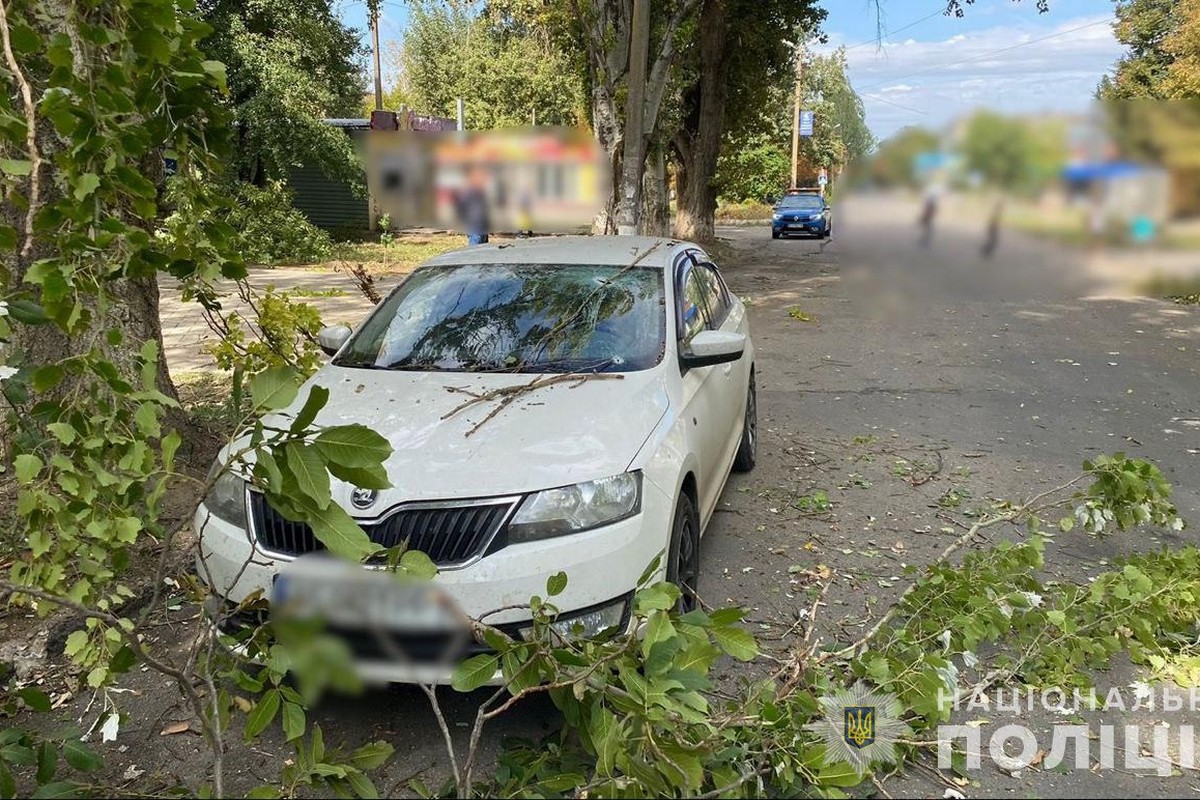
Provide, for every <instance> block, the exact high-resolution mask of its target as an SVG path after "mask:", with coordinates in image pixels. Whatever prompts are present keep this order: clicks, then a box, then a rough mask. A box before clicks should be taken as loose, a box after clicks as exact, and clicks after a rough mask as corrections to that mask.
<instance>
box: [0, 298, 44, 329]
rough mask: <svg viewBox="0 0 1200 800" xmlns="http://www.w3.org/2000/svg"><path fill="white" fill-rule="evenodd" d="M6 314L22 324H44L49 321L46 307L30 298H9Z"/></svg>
mask: <svg viewBox="0 0 1200 800" xmlns="http://www.w3.org/2000/svg"><path fill="white" fill-rule="evenodd" d="M8 315H9V316H10V317H12V318H13V319H15V320H16V321H17V322H20V323H21V324H22V325H45V324H46V323H47V322H49V321H50V317H48V316H46V309H44V308H42V307H41V306H40V305H38V304H37V303H35V302H33V301H32V300H21V299H17V300H9V301H8Z"/></svg>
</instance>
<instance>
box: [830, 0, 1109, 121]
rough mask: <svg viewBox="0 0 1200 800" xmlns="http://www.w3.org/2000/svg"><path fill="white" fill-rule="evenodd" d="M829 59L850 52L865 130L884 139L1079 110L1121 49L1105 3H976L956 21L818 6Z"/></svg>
mask: <svg viewBox="0 0 1200 800" xmlns="http://www.w3.org/2000/svg"><path fill="white" fill-rule="evenodd" d="M822 5H823V7H824V8H825V9H826V10H827V11H828V12H829V15H828V17H826V20H825V24H824V26H823V28H824V31H825V33H826V35H827V36H828V39H829V42H828V44H825V45H821V46H818V47H814V50H815V51H817V52H828V51H830V50H833V49H835V48H836V47H838V46H840V45H845V46H846V48H847V52H846V57H847V60H848V62H849V73H850V81H851V83H852V84H853V86H854V88H855V89H856V90H857V91H858V92H859V94H860V95H861V96H862V98H863V105H864V107H865V108H866V112H867V124H868V125H869V126H870V127H871V131H872V132H873V133H874V134H875V135H876V137H878V138H880V139H883V138H886V137H887V136H889V135H891V134H893V133H895V132H896V131H898V130H899V129H900V128H903V127H904V126H906V125H922V126H926V127H932V128H939V127H941V126H943V125H945V124H946V123H947V122H949V121H951V120H952V119H954V118H956V117H959V116H961V115H963V114H965V113H968V112H970V111H971V110H972V109H974V108H979V107H988V108H991V109H993V110H997V111H1002V112H1005V113H1020V114H1029V113H1039V112H1048V111H1058V112H1074V111H1082V110H1084V109H1086V108H1087V107H1088V105H1089V103H1090V102H1091V100H1092V96H1093V93H1094V91H1095V88H1096V84H1097V83H1098V82H1099V80H1100V78H1101V76H1103V75H1104V74H1105V73H1106V72H1107V71H1109V70H1110V69H1111V68H1112V65H1113V63H1114V62H1115V61H1116V59H1117V58H1118V57H1119V56H1120V55H1121V53H1122V51H1123V48H1122V47H1121V45H1120V44H1119V43H1118V42H1117V41H1116V39H1115V38H1114V37H1113V32H1112V26H1111V22H1112V20H1113V18H1114V17H1113V3H1112V2H1111V0H1050V11H1049V12H1048V13H1046V14H1039V13H1038V10H1037V4H1036V3H1035V2H1034V0H1021V2H1013V0H975V3H974V4H973V5H969V6H965V16H964V17H962V18H954V17H947V16H945V15H943V14H942V13H941V12H942V10H943V9H944V8H945V2H944V0H880V5H881V6H882V9H883V16H882V20H881V25H882V34H883V35H882V38H881V37H880V35H879V33H880V32H879V30H878V28H877V26H876V24H877V15H876V10H875V4H874V2H873V1H869V0H823V2H822Z"/></svg>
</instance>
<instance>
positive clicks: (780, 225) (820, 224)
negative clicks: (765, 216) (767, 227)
mask: <svg viewBox="0 0 1200 800" xmlns="http://www.w3.org/2000/svg"><path fill="white" fill-rule="evenodd" d="M828 229H829V221H828V220H826V219H817V220H799V221H792V220H783V221H778V222H775V221H773V222H772V223H771V230H772V231H773V232H774V233H776V234H777V235H780V236H784V235H787V234H796V233H807V234H812V235H820V234H823V233H825V231H826V230H828Z"/></svg>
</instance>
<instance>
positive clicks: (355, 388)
mask: <svg viewBox="0 0 1200 800" xmlns="http://www.w3.org/2000/svg"><path fill="white" fill-rule="evenodd" d="M555 377H558V376H539V375H531V374H516V375H514V374H481V373H455V372H387V371H381V370H362V369H351V368H345V367H335V366H327V367H325V368H324V369H322V370H320V371H319V372H318V373H317V374H316V375H314V376H313V377H312V378H311V379H310V380H309V382H308V383H307V384H306V385H305V387H304V388H302V389H301V391H300V395H299V398H298V399H297V401H296V405H295V406H294V407H293V408H292V409H291V410H292V411H293V412H294V411H296V410H298V409H299V407H300V405H302V404H303V401H304V399H305V398H306V397H307V396H308V391H307V388H308V386H311V385H320V386H324V387H325V388H326V389H328V390H329V401H328V403H326V405H325V408H324V409H322V411H321V413H320V414H319V415H318V417H317V420H316V424H317V425H322V426H325V425H345V424H350V423H359V424H362V425H365V426H366V427H368V428H371V429H372V430H374V431H376V432H378V433H379V434H381V435H382V436H384V437H385V438H386V439H387V440H388V441H389V442H390V443H391V445H392V449H393V452H392V455H391V457H390V458H389V459H388V460H387V462H386V467H387V471H388V476H389V478H390V479H391V482H392V484H393V488H391V489H388V490H385V491H383V492H381V493H380V495H381V496H380V498H379V500H380V502H378V503H377V506H376V507H378V508H385V507H386V506H387V505H390V504H393V503H398V502H409V501H416V500H434V499H448V498H464V497H482V496H489V495H506V494H516V493H522V492H529V491H536V490H538V489H548V488H552V487H555V486H564V485H567V484H571V483H577V482H579V481H587V480H594V479H596V478H603V477H606V476H608V475H615V474H618V473H621V472H624V471H625V470H626V469H628V467H629V465H630V462H631V461H632V460H633V458H634V456H635V455H636V454H637V452H638V450H639V449H640V448H641V446H642V444H643V443H644V442H645V441H646V438H647V437H648V436H649V435H650V433H651V431H653V429H654V427H655V425H657V424H658V422H659V420H661V419H662V417H663V415H664V414H665V413H666V411H667V406H668V395H667V391H666V387H665V385H664V383H663V377H662V374H661V369H650V370H643V371H640V372H630V373H611V374H605V375H603V376H598V377H589V378H588V379H586V380H572V379H570V378H566V379H564V380H560V381H558V382H555V383H551V384H550V385H543V386H541V387H539V388H536V389H533V390H531V391H528V392H524V393H520V394H519V395H518V396H517V399H515V400H514V401H513V402H511V403H510V404H508V405H507V406H505V407H503V408H502V409H500V410H498V411H497V409H498V408H499V405H500V397H503V396H511V395H501V396H500V397H497V398H496V399H491V400H488V401H485V402H478V403H474V404H473V405H471V406H469V407H462V406H464V404H465V403H467V402H469V401H471V400H473V399H474V397H473V395H486V394H487V393H489V392H493V393H494V392H496V391H497V390H500V391H501V392H503V391H504V390H507V389H513V388H517V387H521V386H523V385H528V384H529V383H530V382H532V381H534V380H542V381H545V380H546V379H553V378H555ZM564 377H565V376H564ZM460 407H462V408H460ZM456 409H459V410H458V411H456ZM477 426H478V427H477ZM472 431H474V432H472ZM333 483H334V499H336V500H338V501H339V502H342V503H343V504H344V505H347V506H348V504H347V503H346V501H348V499H349V493H350V490H351V488H352V487H350V486H348V485H346V484H343V483H341V482H340V481H337V480H336V479H335V480H334V482H333Z"/></svg>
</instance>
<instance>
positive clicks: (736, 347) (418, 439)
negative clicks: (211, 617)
mask: <svg viewBox="0 0 1200 800" xmlns="http://www.w3.org/2000/svg"><path fill="white" fill-rule="evenodd" d="M320 341H321V343H322V346H323V347H325V348H326V349H327V351H328V352H330V353H331V354H333V357H332V360H331V361H330V363H329V364H328V365H327V366H325V367H324V368H322V369H321V370H319V371H318V372H317V373H316V374H315V375H314V376H313V377H312V378H311V379H310V380H309V382H308V384H307V385H308V386H322V387H325V388H326V389H328V390H329V393H330V397H329V401H328V403H327V404H326V406H325V407H324V409H323V410H322V411H321V413H320V415H319V416H318V417H317V420H316V423H317V424H319V425H320V424H328V425H339V424H348V423H361V424H363V425H366V426H368V427H370V428H372V429H373V430H375V431H377V432H379V433H380V434H382V435H383V436H384V437H386V438H387V439H388V441H389V442H390V443H391V445H392V448H393V452H392V455H391V456H390V458H389V459H388V460H387V461H386V462H385V467H386V468H387V471H388V475H389V477H390V480H391V482H392V483H393V484H394V486H393V487H392V488H390V489H386V490H382V491H378V492H375V491H368V490H363V489H359V488H356V487H355V486H353V485H351V484H350V483H346V482H344V481H341V480H338V479H336V478H334V479H333V480H332V486H333V500H334V502H336V503H338V504H339V505H341V506H342V507H343V508H344V509H345V510H346V511H347V512H349V514H350V515H351V516H353V517H354V518H355V519H356V521H357V522H358V523H359V524H360V525H361V527H362V528H363V530H364V531H365V532H366V533H367V535H368V536H369V537H370V538H371V539H372V540H373V541H375V542H377V543H379V544H381V545H384V546H388V547H390V546H395V545H398V544H401V543H406V544H407V546H408V547H409V548H411V549H416V550H420V551H422V552H424V553H426V554H427V555H429V557H430V558H431V559H432V560H433V561H434V562H435V563H436V564H437V566H438V568H439V574H438V576H437V577H436V578H435V579H434V581H433V584H432V585H433V587H434V588H436V589H437V591H439V592H442V593H444V595H445V596H446V597H447V598H449V600H450V601H452V603H453V604H454V605H456V606H457V607H458V608H460V609H461V610H462V611H463V612H465V613H466V614H467V615H469V616H471V617H475V618H479V617H481V616H483V615H485V614H488V613H489V612H493V611H495V610H496V609H501V610H500V612H499V613H496V614H493V615H491V616H488V619H487V621H488V623H489V624H493V625H496V626H497V627H500V628H501V629H503V630H505V631H507V632H509V633H510V634H511V635H513V636H519V635H521V633H522V631H523V630H525V631H527V630H528V629H529V626H530V613H529V611H528V608H522V604H525V603H527V602H528V601H529V599H530V598H531V597H533V596H535V595H542V594H544V593H545V587H546V579H547V577H548V576H550V575H552V574H554V573H556V572H558V571H560V570H561V571H564V572H566V574H567V576H568V584H567V586H566V589H565V591H563V592H562V594H560V595H558V596H557V597H555V600H554V602H555V604H556V605H557V607H558V608H559V609H561V612H562V613H561V615H560V617H559V619H558V622H556V630H559V631H560V633H561V634H562V635H568V636H569V635H579V636H592V635H597V634H600V633H601V632H603V631H606V630H611V629H617V630H621V629H625V628H626V627H627V626H628V625H629V620H630V603H631V600H632V597H633V592H634V589H635V587H636V586H637V584H638V580H639V577H640V576H641V575H642V573H643V572H644V571H645V570H646V568H647V567H648V566H649V565H650V564H651V563H652V562H653V561H654V560H655V558H656V557H660V556H661V565H660V567H659V571H658V573H657V574H658V575H659V576H660V577H662V578H665V579H667V580H670V581H672V582H674V583H676V584H677V585H680V586H681V588H682V589H683V590H684V591H683V598H682V600H681V604H682V605H683V606H684V607H685V608H691V607H694V606H695V604H696V592H697V590H698V587H699V584H700V574H699V573H700V537H701V535H702V533H703V531H704V530H705V527H706V526H707V524H708V522H709V520H710V518H711V517H712V515H713V511H714V509H715V508H716V506H717V502H718V498H719V497H720V494H721V491H722V488H723V487H724V485H725V482H726V479H727V477H728V475H729V473H730V471H731V470H740V471H744V470H749V469H751V468H752V467H753V466H754V462H755V449H756V445H757V402H756V393H755V378H754V374H755V371H754V346H753V344H752V342H751V340H750V330H749V326H748V322H747V316H746V309H745V308H744V306H743V304H742V302H741V300H739V299H738V297H737V296H736V295H734V294H733V293H732V292H731V291H730V290H729V288H728V286H727V285H726V283H725V280H724V279H723V277H722V276H721V273H720V270H719V269H718V268H717V267H716V266H715V265H714V264H713V263H712V260H711V259H710V258H709V257H708V255H707V254H706V253H705V252H704V251H703V250H702V249H700V248H699V247H697V246H696V245H694V244H689V243H687V242H679V241H674V240H668V239H652V238H645V237H561V238H547V239H532V240H525V241H520V242H517V243H504V244H493V245H483V246H477V247H473V248H470V249H469V250H460V251H457V252H453V253H448V254H445V255H441V256H438V257H436V258H434V259H432V260H430V261H428V262H426V263H425V264H424V265H423V266H422V267H421V268H419V269H418V270H416V271H415V272H414V273H413V274H412V275H410V276H409V277H408V278H407V279H406V280H405V281H404V282H403V283H402V284H400V285H399V286H398V287H397V288H396V289H394V290H393V291H392V293H391V294H390V295H389V296H388V297H387V298H385V299H384V300H383V301H382V302H381V303H380V304H379V305H378V306H376V308H375V310H374V311H373V312H372V313H371V314H370V316H368V317H367V319H366V320H365V321H364V322H363V323H362V325H361V326H360V327H359V328H358V330H356V331H354V332H353V333H352V332H351V331H350V329H349V328H344V327H342V328H327V329H325V330H324V331H322V333H321V335H320ZM556 375H562V376H567V377H569V380H562V381H556V382H555V381H552V382H550V383H549V384H548V385H545V386H544V388H535V389H531V390H529V391H528V393H527V394H526V395H525V396H524V397H523V399H522V400H521V401H520V402H515V403H512V404H511V405H507V406H504V407H503V408H499V407H498V406H497V404H496V403H488V402H479V403H475V404H469V406H470V407H468V408H460V407H461V406H462V405H463V403H464V401H465V400H470V399H471V398H472V397H473V396H474V397H480V396H487V395H488V393H493V394H494V393H495V392H497V391H504V390H512V389H513V388H515V387H522V386H528V384H529V383H530V382H531V381H533V380H535V379H538V378H539V377H553V376H556ZM521 391H524V390H521ZM306 395H307V391H305V389H302V390H301V392H300V396H299V399H298V400H297V404H296V405H297V408H293V409H290V411H291V412H293V413H294V412H295V411H296V410H297V409H298V407H299V406H300V405H301V404H302V403H303V401H304V398H305V397H306ZM237 446H238V444H237V443H235V444H234V445H233V447H237ZM223 456H225V457H227V456H226V454H223ZM219 463H221V462H219ZM195 529H196V531H197V532H199V534H200V538H201V546H200V555H199V556H198V558H200V559H202V560H203V564H202V565H200V567H201V568H200V569H199V573H200V575H201V576H202V577H203V578H205V579H206V580H209V581H210V583H211V588H212V589H213V590H214V591H215V592H216V593H217V594H219V595H221V596H222V597H223V598H224V599H225V600H226V601H227V602H231V603H237V602H239V601H241V600H242V599H243V598H246V597H248V596H250V595H252V594H253V593H255V592H259V591H261V592H263V593H264V594H265V595H266V596H268V597H270V598H272V602H273V603H276V604H278V603H285V602H293V601H295V600H297V599H299V600H301V601H303V603H304V604H305V607H306V608H309V609H311V610H312V612H313V613H314V614H317V615H320V616H322V617H323V618H324V619H325V620H326V622H327V623H328V624H329V626H330V627H331V628H332V629H333V630H335V631H338V632H341V633H344V634H345V636H346V640H347V641H348V642H350V643H351V646H352V648H353V649H354V652H355V653H356V655H357V657H358V658H357V660H358V664H359V666H360V669H361V671H362V673H363V676H364V677H366V678H367V679H374V680H383V681H402V682H413V681H422V682H424V681H444V680H446V679H448V677H449V675H450V673H451V671H452V670H453V667H454V665H455V663H457V661H459V660H461V659H462V658H465V657H467V656H470V655H474V654H476V653H479V652H483V651H485V649H486V648H485V647H484V646H483V645H480V644H478V643H476V642H475V641H474V640H473V639H471V638H470V637H469V636H468V637H461V636H460V635H459V634H460V633H461V631H459V630H457V629H456V628H455V623H454V621H453V620H451V619H449V618H444V617H443V616H441V615H439V614H438V613H435V611H433V610H430V609H422V608H417V607H415V606H414V604H413V603H411V602H407V601H406V602H399V601H396V602H392V601H390V600H389V599H388V597H382V598H380V597H374V598H373V599H371V598H368V599H367V600H363V594H362V593H363V591H364V589H363V587H365V586H367V583H366V582H365V581H364V580H363V576H364V575H366V574H368V573H370V572H371V571H372V565H367V566H365V567H363V566H359V565H350V564H346V563H343V564H342V565H341V566H340V567H338V568H337V569H335V570H330V569H323V568H321V567H320V564H321V563H323V562H317V561H314V557H315V556H316V555H317V554H318V553H319V552H320V551H321V550H322V549H323V546H322V545H321V543H320V542H319V541H318V540H317V539H316V538H315V537H314V535H313V533H312V531H311V529H309V527H308V526H307V525H306V524H304V523H299V522H294V521H290V520H288V519H286V518H285V517H284V516H283V515H282V514H280V513H279V512H278V511H276V510H275V509H273V508H272V507H271V506H270V504H269V503H267V502H266V500H265V498H264V496H263V495H262V494H261V493H259V492H257V491H256V490H255V489H253V488H252V487H251V486H249V485H248V484H247V483H246V482H245V481H244V480H243V479H242V478H241V477H240V476H239V475H238V474H236V473H234V472H229V473H227V474H226V475H225V477H222V478H221V479H220V480H219V481H218V482H217V483H216V486H215V488H214V489H213V492H212V493H211V494H210V496H209V497H208V498H207V499H206V500H205V502H204V503H203V504H202V505H201V507H200V508H199V510H198V511H197V513H196V519H195ZM314 563H316V564H318V566H315V567H314V566H311V565H312V564H314ZM376 572H378V570H376ZM380 586H381V587H382V586H385V584H380ZM386 586H392V587H395V586H396V584H395V582H394V581H393V582H386ZM371 591H372V592H380V591H385V589H384V588H376V589H371ZM386 591H394V589H386ZM380 631H382V632H383V635H385V636H386V637H387V641H388V642H389V643H390V644H391V647H389V648H384V649H383V650H382V651H381V649H380V648H379V647H378V646H377V644H378V641H377V639H378V634H379V632H380ZM373 634H374V635H375V638H374V640H373ZM396 652H402V653H405V654H406V658H405V659H404V660H402V661H397V660H396V658H395V657H394V656H393V657H388V656H387V655H385V653H393V654H394V653H396ZM493 681H494V682H498V681H499V674H498V673H497V675H496V676H494V678H493Z"/></svg>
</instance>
